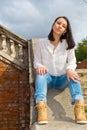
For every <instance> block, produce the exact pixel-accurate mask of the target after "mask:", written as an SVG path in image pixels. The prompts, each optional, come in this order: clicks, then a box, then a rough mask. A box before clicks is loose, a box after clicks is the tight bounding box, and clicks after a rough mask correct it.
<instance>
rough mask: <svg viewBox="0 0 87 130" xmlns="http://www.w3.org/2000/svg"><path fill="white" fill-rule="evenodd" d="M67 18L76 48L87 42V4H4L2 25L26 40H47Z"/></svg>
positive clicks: (86, 0) (27, 0)
mask: <svg viewBox="0 0 87 130" xmlns="http://www.w3.org/2000/svg"><path fill="white" fill-rule="evenodd" d="M59 16H66V17H67V18H68V19H69V21H70V23H71V28H72V32H73V36H74V40H75V42H76V44H78V42H80V41H81V40H82V39H84V38H87V0H0V25H2V26H4V27H6V28H7V29H9V30H10V31H12V32H14V33H16V34H17V35H19V36H21V37H23V38H24V39H32V38H45V37H47V36H48V34H49V32H50V30H51V27H52V24H53V22H54V20H55V19H56V18H57V17H59Z"/></svg>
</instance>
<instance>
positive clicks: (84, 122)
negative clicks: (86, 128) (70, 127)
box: [76, 121, 87, 124]
mask: <svg viewBox="0 0 87 130" xmlns="http://www.w3.org/2000/svg"><path fill="white" fill-rule="evenodd" d="M76 123H77V124H87V121H76Z"/></svg>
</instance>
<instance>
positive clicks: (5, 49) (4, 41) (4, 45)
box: [1, 35, 8, 53]
mask: <svg viewBox="0 0 87 130" xmlns="http://www.w3.org/2000/svg"><path fill="white" fill-rule="evenodd" d="M1 38H2V51H3V52H5V53H7V52H8V47H7V43H6V36H5V35H1Z"/></svg>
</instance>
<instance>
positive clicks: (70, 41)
mask: <svg viewBox="0 0 87 130" xmlns="http://www.w3.org/2000/svg"><path fill="white" fill-rule="evenodd" d="M59 18H64V19H65V20H66V21H67V29H66V32H65V33H64V34H62V35H61V37H60V41H62V40H63V39H66V41H67V44H68V47H67V50H68V49H72V48H74V46H75V42H74V39H73V35H72V30H71V25H70V22H69V20H68V18H66V17H65V16H60V17H57V18H56V19H55V21H54V23H53V25H54V24H55V22H56V21H57V20H58V19H59ZM53 25H52V27H53ZM48 39H49V40H50V41H55V38H54V36H53V29H51V31H50V33H49V35H48Z"/></svg>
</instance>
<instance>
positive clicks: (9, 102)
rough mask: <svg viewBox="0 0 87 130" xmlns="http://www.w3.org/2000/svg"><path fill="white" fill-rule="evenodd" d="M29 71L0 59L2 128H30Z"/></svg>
mask: <svg viewBox="0 0 87 130" xmlns="http://www.w3.org/2000/svg"><path fill="white" fill-rule="evenodd" d="M29 116H30V115H29V85H28V72H27V71H20V70H18V69H16V68H14V67H13V66H11V65H10V64H6V63H5V62H3V61H1V60H0V130H19V129H21V130H29V120H30V119H29Z"/></svg>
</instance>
